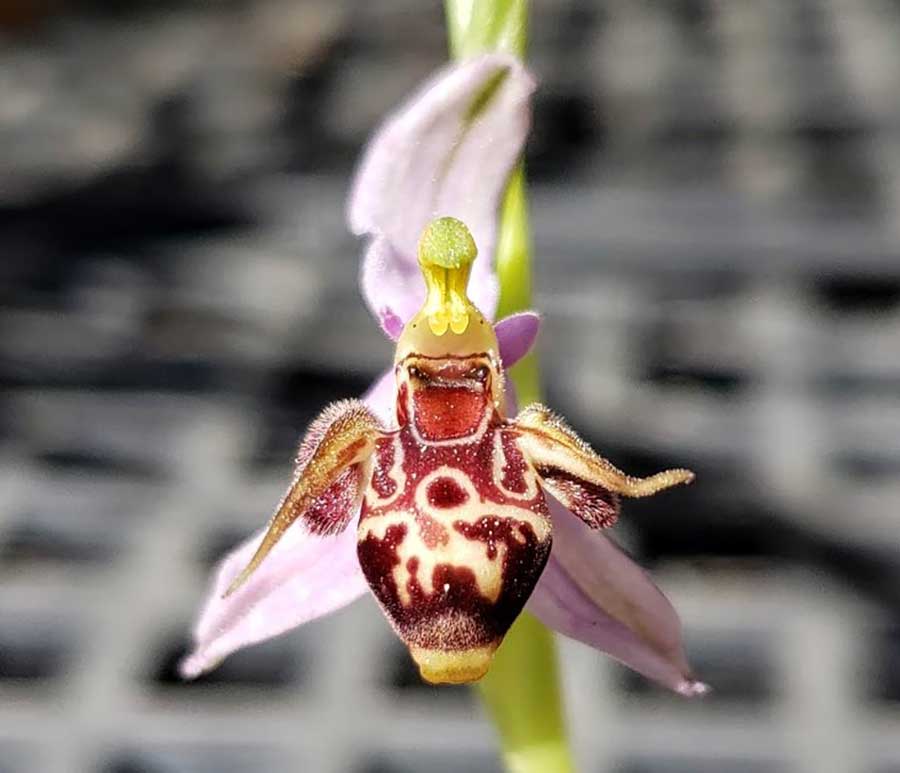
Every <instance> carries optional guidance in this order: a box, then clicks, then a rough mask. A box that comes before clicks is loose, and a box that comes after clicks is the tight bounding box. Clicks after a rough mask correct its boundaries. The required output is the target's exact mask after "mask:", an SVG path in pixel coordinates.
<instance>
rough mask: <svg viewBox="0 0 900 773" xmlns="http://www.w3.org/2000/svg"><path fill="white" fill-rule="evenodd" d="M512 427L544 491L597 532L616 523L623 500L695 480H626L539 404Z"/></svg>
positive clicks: (677, 474) (684, 476)
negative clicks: (621, 499)
mask: <svg viewBox="0 0 900 773" xmlns="http://www.w3.org/2000/svg"><path fill="white" fill-rule="evenodd" d="M514 423H515V426H516V429H517V430H518V432H519V447H520V448H521V449H522V452H523V453H524V454H525V456H526V457H527V458H528V460H529V461H530V462H531V464H532V465H533V466H534V468H535V470H536V471H537V474H538V476H539V477H540V479H541V482H542V483H543V485H544V488H545V489H547V491H549V492H550V493H551V494H553V496H554V497H556V498H557V499H558V500H559V501H560V502H562V503H563V504H564V505H565V506H566V507H567V508H568V509H569V510H571V511H572V512H573V513H574V514H575V515H577V516H578V517H579V518H581V520H582V521H584V522H585V523H586V524H587V525H588V526H590V527H591V528H593V529H604V528H607V527H609V526H612V525H613V524H614V523H615V522H616V519H617V518H618V516H619V500H618V497H619V495H622V496H626V497H645V496H650V495H652V494H656V493H657V492H659V491H662V490H663V489H667V488H669V487H670V486H677V485H679V484H683V483H690V482H691V481H692V480H693V479H694V473H692V472H691V471H690V470H684V469H675V470H664V471H663V472H659V473H657V474H656V475H651V476H650V477H648V478H635V477H632V476H631V475H626V474H625V473H624V472H622V471H621V470H619V469H616V467H615V466H614V465H613V464H611V463H610V462H609V461H607V460H606V459H604V458H603V457H602V456H599V455H598V454H597V453H595V452H594V451H593V449H592V448H591V447H590V446H589V445H588V444H587V443H585V442H584V441H583V440H582V439H581V438H580V437H578V435H576V434H575V432H574V431H573V430H572V429H571V428H570V427H569V426H568V425H567V424H566V423H565V421H563V419H562V418H560V417H559V416H556V415H555V414H554V413H553V412H552V411H550V410H549V409H548V408H546V407H545V406H543V405H540V404H539V403H534V404H532V405H529V406H528V407H527V408H526V409H525V410H524V411H522V412H521V413H520V414H519V415H518V416H517V417H516V419H515V422H514Z"/></svg>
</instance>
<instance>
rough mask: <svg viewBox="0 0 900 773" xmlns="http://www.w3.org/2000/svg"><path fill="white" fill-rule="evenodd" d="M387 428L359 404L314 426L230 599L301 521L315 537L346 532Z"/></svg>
mask: <svg viewBox="0 0 900 773" xmlns="http://www.w3.org/2000/svg"><path fill="white" fill-rule="evenodd" d="M381 432H382V426H381V423H380V422H379V421H378V419H377V418H376V417H375V415H374V414H373V413H372V411H371V410H369V408H368V407H367V406H366V405H365V404H363V403H362V402H360V401H359V400H343V401H341V402H338V403H334V404H333V405H330V406H328V408H326V409H325V410H324V411H323V412H322V413H321V414H320V415H319V417H318V418H316V420H315V421H313V423H312V424H311V425H310V426H309V429H308V430H307V432H306V436H305V437H304V438H303V442H302V443H301V444H300V450H299V451H298V452H297V468H296V473H295V475H294V481H293V483H291V485H290V487H289V488H288V490H287V493H286V494H285V495H284V497H283V498H282V500H281V502H280V503H279V505H278V508H277V510H276V511H275V515H274V516H273V517H272V520H271V521H270V522H269V529H268V531H267V532H266V534H265V536H264V537H263V540H262V542H261V543H260V545H259V549H258V550H257V551H256V553H254V554H253V557H252V558H251V559H250V562H249V563H248V564H247V566H246V567H245V568H244V570H243V571H242V572H241V573H240V574H239V575H238V576H237V577H235V579H234V581H233V582H232V584H231V585H230V586H229V588H228V590H227V591H226V595H227V594H230V593H233V592H234V591H236V590H237V589H238V588H239V587H240V586H241V585H242V584H243V583H244V582H246V581H247V580H248V579H249V578H250V576H251V575H252V574H253V572H254V571H256V569H257V567H259V565H260V564H261V563H262V562H263V560H264V559H265V557H266V556H267V555H268V553H269V552H270V551H271V550H272V548H274V547H275V545H276V544H277V543H278V540H279V539H281V536H282V535H283V534H284V532H285V531H286V530H287V529H288V527H289V526H290V525H291V524H292V523H294V521H296V520H298V519H302V520H303V523H304V525H305V526H306V527H307V528H308V529H309V531H310V532H311V533H312V534H318V535H327V534H337V533H339V532H341V531H343V530H344V529H345V528H346V526H347V524H348V523H349V521H350V519H351V518H352V517H353V515H354V514H355V512H356V511H357V510H358V508H359V503H360V502H361V501H362V495H363V491H364V490H365V487H366V484H367V483H368V474H369V471H370V469H371V459H372V452H373V451H374V450H375V441H376V440H377V439H378V438H379V437H380V435H381Z"/></svg>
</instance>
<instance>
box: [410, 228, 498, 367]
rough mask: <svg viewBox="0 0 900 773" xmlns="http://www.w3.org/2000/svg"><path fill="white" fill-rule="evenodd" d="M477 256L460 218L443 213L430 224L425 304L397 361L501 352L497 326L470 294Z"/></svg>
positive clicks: (423, 244) (423, 257) (423, 242)
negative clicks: (415, 357) (473, 268)
mask: <svg viewBox="0 0 900 773" xmlns="http://www.w3.org/2000/svg"><path fill="white" fill-rule="evenodd" d="M476 255H478V250H477V248H476V247H475V241H474V240H473V239H472V234H470V233H469V229H468V228H466V227H465V225H463V224H462V223H461V222H460V221H459V220H457V219H456V218H452V217H442V218H438V219H437V220H434V221H432V222H431V223H429V225H428V226H427V227H426V228H425V233H423V234H422V238H421V239H420V240H419V268H421V269H422V277H423V278H424V279H425V290H426V293H425V303H424V304H423V305H422V308H421V309H420V310H419V311H418V313H417V314H415V315H414V316H413V318H412V319H411V320H409V322H407V323H406V325H405V326H404V328H403V332H402V333H401V334H400V338H399V339H398V341H397V349H396V351H395V352H394V361H395V362H400V361H401V360H402V359H403V358H404V357H406V356H407V355H409V354H411V353H414V354H416V355H420V356H426V357H447V356H469V355H471V354H475V353H490V354H492V355H495V356H496V355H497V353H498V346H497V336H496V335H495V334H494V326H493V325H492V324H491V323H490V321H488V320H487V319H486V318H485V316H484V315H483V314H482V313H481V311H479V310H478V308H477V307H476V306H475V305H474V304H473V303H472V301H470V300H469V296H468V294H467V286H468V284H469V274H470V273H471V271H472V263H473V262H474V261H475V256H476ZM482 259H484V258H482ZM497 383H498V384H499V383H500V382H499V379H498V381H497Z"/></svg>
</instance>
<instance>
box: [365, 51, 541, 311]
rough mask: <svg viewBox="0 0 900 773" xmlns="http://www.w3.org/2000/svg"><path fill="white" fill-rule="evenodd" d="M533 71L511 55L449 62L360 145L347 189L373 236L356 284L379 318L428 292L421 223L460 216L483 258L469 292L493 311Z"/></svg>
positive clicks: (477, 302) (416, 304)
mask: <svg viewBox="0 0 900 773" xmlns="http://www.w3.org/2000/svg"><path fill="white" fill-rule="evenodd" d="M534 88H535V83H534V79H533V78H532V77H531V75H530V74H529V73H528V71H527V70H525V69H524V67H522V65H521V63H519V62H518V61H517V60H516V59H515V58H513V57H509V56H506V55H503V54H485V55H483V56H479V57H475V58H473V59H469V60H467V61H465V62H462V63H459V64H455V65H452V66H450V67H447V68H445V69H444V70H442V71H441V72H439V73H438V74H437V75H436V76H435V77H434V78H432V79H431V80H429V81H428V82H427V83H426V84H425V85H424V86H423V87H422V88H421V89H420V90H419V91H418V92H417V93H416V94H415V95H414V96H413V97H412V98H411V99H410V100H408V101H407V102H406V103H405V104H403V105H402V106H401V107H400V108H399V109H398V110H397V111H396V112H395V113H394V114H393V115H392V116H391V117H390V118H388V120H387V121H385V123H384V124H383V125H382V126H381V127H380V128H379V130H378V131H377V132H376V134H375V136H374V137H373V139H372V141H371V142H370V143H369V145H368V148H367V149H366V152H365V155H364V156H363V160H362V162H361V164H360V166H359V169H358V171H357V174H356V178H355V180H354V183H353V187H352V190H351V194H350V199H349V204H348V211H347V216H348V220H349V223H350V228H351V230H353V231H354V233H356V234H359V235H363V234H368V235H370V236H372V237H373V240H375V241H378V240H380V239H383V240H385V242H386V243H385V244H380V245H377V246H376V244H375V243H374V242H373V244H372V245H370V248H369V250H367V252H366V255H365V257H364V260H363V269H362V286H363V292H364V294H365V296H366V301H367V303H368V304H369V307H370V308H371V309H372V311H373V312H374V313H375V314H376V316H377V317H378V318H379V320H382V318H383V316H384V315H385V313H386V312H390V313H392V314H394V315H396V316H398V317H399V318H400V319H402V320H403V321H404V322H405V321H406V320H408V319H409V313H408V309H401V308H399V307H400V305H403V304H408V303H409V300H410V289H412V291H413V294H412V296H411V300H412V306H413V311H415V310H416V309H418V307H419V305H420V304H421V302H422V300H423V297H424V287H423V285H422V283H421V280H420V279H418V268H417V266H416V243H417V241H418V238H419V236H420V235H421V234H422V231H423V230H424V228H425V226H426V225H427V223H428V222H429V221H430V220H432V219H434V218H436V217H442V216H447V215H450V216H453V217H456V218H458V219H460V220H462V221H463V222H464V223H465V224H466V225H467V226H468V227H469V230H470V231H471V232H472V235H473V237H474V239H475V243H476V245H477V247H478V251H479V257H478V258H477V259H476V261H475V263H474V265H473V267H472V278H471V283H470V297H471V298H472V301H473V302H474V303H475V305H476V306H477V307H478V308H479V309H480V310H481V311H482V312H483V313H484V314H486V315H487V316H489V317H491V318H493V314H494V311H495V309H496V304H497V295H498V288H497V280H496V276H495V275H494V271H493V265H492V261H493V254H494V246H495V240H496V227H497V216H498V212H499V206H500V199H501V196H502V194H503V190H504V188H505V186H506V182H507V180H508V178H509V174H510V172H511V170H512V168H513V166H514V165H515V163H516V161H517V160H518V158H519V156H520V154H521V152H522V148H523V146H524V143H525V137H526V136H527V134H528V128H529V124H530V98H531V94H532V92H533V91H534Z"/></svg>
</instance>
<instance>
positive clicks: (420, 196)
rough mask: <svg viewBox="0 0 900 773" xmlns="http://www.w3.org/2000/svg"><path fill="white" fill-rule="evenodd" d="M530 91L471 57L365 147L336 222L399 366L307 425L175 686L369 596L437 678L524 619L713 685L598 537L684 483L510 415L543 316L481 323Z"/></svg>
mask: <svg viewBox="0 0 900 773" xmlns="http://www.w3.org/2000/svg"><path fill="white" fill-rule="evenodd" d="M533 89H534V83H533V80H532V79H531V77H530V75H528V73H527V71H525V70H524V68H523V67H522V66H521V64H520V63H518V62H517V61H516V60H515V59H513V58H510V57H506V56H503V55H494V54H490V55H485V56H481V57H477V58H474V59H471V60H468V61H466V62H463V63H461V64H459V65H455V66H453V67H451V68H448V69H447V70H446V71H444V72H443V73H442V74H440V75H439V76H438V77H437V78H435V79H434V80H432V81H431V82H429V83H428V84H427V85H426V86H425V87H424V88H423V89H422V90H421V91H420V92H419V93H418V94H416V95H415V97H414V98H413V99H412V100H410V102H409V103H407V104H406V105H405V106H403V107H402V108H401V109H400V110H399V111H398V112H397V113H395V114H394V116H393V117H392V118H391V119H389V120H388V121H387V123H386V124H385V125H384V126H383V127H382V128H381V129H380V130H379V132H378V133H377V134H376V136H375V138H374V139H373V141H372V142H371V143H370V145H369V147H368V150H367V153H366V156H365V158H364V159H363V162H362V164H361V166H360V169H359V171H358V173H357V177H356V182H355V185H354V188H353V191H352V193H351V197H350V206H349V211H348V216H349V220H350V223H351V227H352V228H353V230H354V231H355V232H356V233H358V234H365V235H368V236H369V237H370V241H369V244H368V248H367V251H366V255H365V258H364V261H363V268H362V272H361V277H360V279H361V285H362V289H363V294H364V296H365V298H366V301H367V303H368V305H369V307H370V308H371V310H372V311H373V313H374V314H375V316H376V318H377V319H378V321H379V323H380V324H381V326H382V328H383V329H384V331H385V332H386V333H387V334H388V336H389V337H390V338H391V339H392V340H395V341H396V350H395V358H394V367H393V369H391V370H390V371H389V372H388V373H386V374H385V375H384V376H383V377H382V378H381V379H379V380H378V381H377V382H376V383H375V384H374V385H373V387H372V388H371V389H370V390H369V392H368V393H367V394H366V395H364V396H363V398H362V399H361V400H348V401H343V402H340V403H337V404H335V405H332V406H330V407H328V408H326V409H325V411H324V412H323V413H322V415H321V416H320V417H319V418H318V419H316V420H315V421H314V422H313V423H312V425H311V426H310V427H309V429H308V431H307V433H306V436H305V438H304V440H303V442H302V443H301V445H300V449H299V451H298V454H297V459H296V467H295V474H294V478H293V481H292V483H291V485H290V487H289V488H288V491H287V493H286V494H285V496H284V498H283V499H282V500H281V502H280V503H279V505H278V507H277V508H276V511H275V515H274V516H273V518H272V520H271V522H270V524H269V527H268V529H265V530H263V531H261V532H259V533H257V534H256V535H255V536H253V537H252V538H250V539H249V540H247V541H246V542H244V543H243V544H242V545H240V546H239V547H238V548H237V549H235V550H234V551H233V552H232V553H231V554H230V555H228V556H226V557H225V559H224V560H223V561H222V563H221V564H220V566H219V568H218V569H217V571H216V574H215V577H214V580H213V583H212V588H211V591H210V593H209V595H208V597H207V600H206V602H205V605H204V608H203V610H202V612H201V614H200V616H199V619H198V621H197V624H196V626H195V629H194V648H193V650H192V652H191V653H190V654H189V655H188V657H186V658H185V659H184V660H183V661H182V663H181V673H182V674H183V675H184V676H185V677H186V678H193V677H196V676H198V675H199V674H201V673H203V672H205V671H208V670H210V669H212V668H214V667H215V666H216V665H217V664H218V663H219V662H220V661H221V660H222V659H223V658H224V657H226V656H227V655H229V654H230V653H232V652H234V651H235V650H238V649H240V648H242V647H245V646H248V645H250V644H253V643H255V642H259V641H262V640H265V639H268V638H271V637H273V636H276V635H278V634H281V633H283V632H285V631H287V630H290V629H292V628H295V627H297V626H299V625H301V624H302V623H304V622H307V621H310V620H313V619H315V618H318V617H320V616H323V615H325V614H328V613H330V612H332V611H335V610H337V609H340V608H342V607H344V606H346V605H347V604H349V603H350V602H352V601H354V600H355V599H357V598H359V597H361V596H363V595H365V594H366V593H367V591H371V593H372V594H373V595H374V596H375V598H376V600H377V601H378V603H379V604H380V606H381V608H382V609H383V611H384V612H385V615H386V617H387V619H388V620H389V621H390V623H391V625H392V626H393V628H394V629H395V631H396V632H397V633H398V635H399V636H400V638H401V639H402V640H403V641H404V642H405V643H406V644H407V646H408V647H409V650H410V652H411V654H412V656H413V658H414V659H415V660H416V662H417V664H418V665H419V668H420V671H421V673H422V676H423V677H424V678H425V679H427V680H429V681H432V682H465V681H472V680H476V679H478V678H479V677H481V676H482V675H483V674H484V673H485V672H486V670H487V669H488V668H489V666H490V662H491V656H492V654H493V652H494V651H495V649H496V648H497V646H499V644H500V642H501V641H502V639H503V636H504V634H505V633H506V631H507V630H508V628H509V626H510V625H511V623H512V622H513V620H514V619H515V618H516V616H517V615H518V614H519V613H520V611H521V610H522V609H523V607H526V606H527V608H528V609H529V611H531V612H532V613H533V614H535V615H536V616H537V617H538V618H539V619H541V620H542V621H543V622H544V623H546V624H547V625H548V626H550V627H552V628H554V629H556V630H558V631H560V632H561V633H563V634H565V635H567V636H570V637H572V638H575V639H577V640H580V641H582V642H585V643H587V644H589V645H591V646H593V647H595V648H597V649H600V650H602V651H604V652H607V653H609V654H610V655H612V656H613V657H615V658H617V659H618V660H620V661H621V662H623V663H625V664H626V665H628V666H630V667H631V668H633V669H635V670H636V671H638V672H640V673H642V674H644V675H645V676H647V677H649V678H651V679H654V680H656V681H658V682H660V683H661V684H664V685H666V686H668V687H670V688H671V689H674V690H676V691H678V692H680V693H682V694H684V695H697V694H701V693H702V692H704V691H705V689H706V687H705V685H703V684H702V683H701V682H698V681H696V680H695V679H694V678H693V677H692V675H691V672H690V669H689V667H688V664H687V662H686V660H685V656H684V653H683V647H682V640H681V629H680V623H679V621H678V617H677V615H676V613H675V611H674V609H673V608H672V606H671V605H670V604H669V602H668V601H667V600H666V598H665V597H664V596H663V595H662V593H660V591H659V590H658V589H657V588H656V586H655V585H654V584H653V583H652V581H651V580H650V579H649V577H648V576H647V575H646V574H645V573H644V572H643V570H641V569H640V568H639V567H638V566H637V565H636V564H634V563H633V562H632V561H631V560H630V559H629V558H628V557H627V556H626V555H625V554H624V553H623V552H622V551H621V550H619V549H618V548H617V547H616V546H615V545H614V543H613V542H612V541H611V540H609V539H608V538H607V537H605V536H604V535H603V534H602V533H601V531H602V530H603V529H605V528H606V527H608V526H611V525H612V524H613V523H614V522H615V520H616V518H617V515H618V498H619V497H620V496H645V495H648V494H652V493H655V492H656V491H658V490H660V489H663V488H666V487H668V486H672V485H676V484H678V483H687V482H689V481H690V480H691V478H692V475H691V473H689V472H688V471H686V470H670V471H667V472H663V473H660V474H658V475H655V476H652V477H650V478H647V479H643V480H641V479H635V478H631V477H629V476H627V475H625V474H623V473H621V472H620V471H618V470H617V469H616V468H615V467H613V466H612V465H611V464H610V463H609V462H606V461H605V460H603V459H602V458H600V457H599V456H596V455H595V454H594V453H593V451H591V449H590V448H589V447H588V446H587V445H586V444H585V443H584V442H583V441H581V440H580V439H579V438H578V437H577V436H576V435H575V434H574V433H573V432H572V430H570V429H569V428H568V427H567V426H566V425H565V423H564V422H563V421H562V420H561V419H559V418H558V417H556V416H554V415H553V414H552V413H550V412H549V411H548V410H547V409H545V408H543V407H542V406H538V405H532V406H528V407H526V408H525V410H524V411H522V412H521V413H519V414H518V416H516V417H515V418H512V417H511V416H510V415H507V411H508V412H509V413H510V414H511V413H514V412H515V408H508V407H507V404H508V403H510V404H514V400H508V401H507V402H505V401H504V397H506V398H509V395H508V394H507V392H508V391H509V390H507V388H506V384H505V381H504V369H505V368H506V367H509V366H510V365H512V364H514V363H515V362H516V361H517V360H518V359H520V358H521V357H523V356H524V355H525V354H526V353H527V352H528V351H529V350H530V348H531V347H532V345H533V342H534V340H535V338H536V336H537V333H538V328H539V317H538V316H537V315H536V314H534V313H533V312H525V313H522V314H517V315H514V316H512V317H508V318H506V319H504V320H500V321H499V322H498V323H497V324H496V325H492V323H491V319H493V315H494V312H495V309H496V303H497V281H496V277H495V276H494V274H493V270H492V267H491V262H490V256H491V255H492V254H493V251H494V241H495V236H496V222H497V210H498V207H499V201H500V197H501V195H502V192H503V190H504V186H505V184H506V181H507V179H508V177H509V173H510V171H511V169H512V167H513V165H514V164H515V162H516V161H517V159H518V158H519V156H520V154H521V150H522V146H523V144H524V140H525V136H526V134H527V131H528V123H529V113H528V109H529V106H528V102H529V99H530V95H531V93H532V91H533ZM439 215H452V216H454V217H452V218H448V217H443V218H440V219H438V220H437V221H435V220H434V218H435V217H437V216H439ZM455 218H458V220H457V219H455ZM460 220H461V221H463V222H465V223H467V224H468V225H469V226H470V227H471V231H472V232H471V233H470V232H469V230H468V229H467V228H466V227H465V226H463V225H462V223H461V222H459V221H460ZM423 234H424V235H423ZM420 236H421V237H422V238H421V239H420V238H419V237H420ZM473 236H474V239H473ZM476 244H477V245H478V248H479V251H480V252H481V255H482V257H481V258H480V259H479V260H474V258H475V255H476V247H475V245H476Z"/></svg>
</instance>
